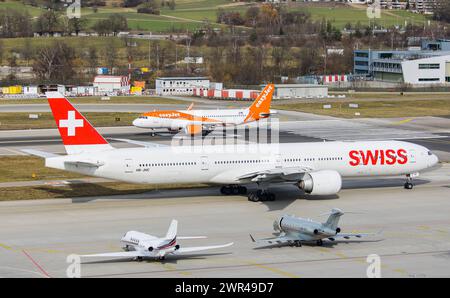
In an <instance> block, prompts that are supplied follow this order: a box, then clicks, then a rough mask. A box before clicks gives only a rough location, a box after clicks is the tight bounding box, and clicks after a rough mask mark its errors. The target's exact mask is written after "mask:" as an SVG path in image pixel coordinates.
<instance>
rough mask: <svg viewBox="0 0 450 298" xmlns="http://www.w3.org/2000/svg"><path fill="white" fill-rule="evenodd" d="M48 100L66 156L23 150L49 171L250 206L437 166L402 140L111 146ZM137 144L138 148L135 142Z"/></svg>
mask: <svg viewBox="0 0 450 298" xmlns="http://www.w3.org/2000/svg"><path fill="white" fill-rule="evenodd" d="M47 97H48V101H49V104H50V107H51V110H52V112H53V116H54V118H55V121H56V125H57V127H58V129H59V132H60V134H61V137H62V141H63V144H64V146H65V149H66V151H67V155H56V154H52V153H47V152H42V151H37V150H24V151H25V152H27V153H29V154H33V155H37V156H40V157H43V158H45V165H46V166H47V167H50V168H56V169H62V170H66V171H71V172H77V173H81V174H84V175H90V176H96V177H104V178H109V179H115V180H121V181H127V182H132V183H149V184H157V183H158V184H160V183H208V184H219V185H223V186H222V188H221V192H222V193H223V194H238V193H242V194H244V193H246V192H247V190H246V188H245V187H244V186H242V185H243V184H249V183H255V184H257V185H258V190H257V191H255V192H251V193H249V194H248V198H249V200H251V201H259V200H273V199H274V198H275V196H274V194H273V193H271V192H270V191H269V190H268V188H269V186H270V184H272V183H281V182H287V183H292V184H295V185H297V186H298V187H299V188H300V189H302V190H303V191H305V192H306V193H309V194H312V195H332V194H336V193H337V192H339V190H340V189H341V186H342V177H359V176H372V177H376V176H393V175H404V176H406V177H407V179H406V183H405V188H408V189H410V188H412V186H413V184H412V177H415V176H416V175H418V173H419V171H422V170H424V169H426V168H429V167H432V166H434V165H435V164H436V163H437V162H438V158H437V157H436V155H434V154H433V153H432V152H430V151H429V150H428V149H427V148H425V147H423V146H420V145H416V144H412V143H409V142H401V141H358V142H316V143H287V144H234V145H209V146H161V145H158V146H154V144H152V143H150V142H148V143H147V142H146V143H144V142H139V143H140V144H141V145H144V146H145V147H139V148H120V149H119V148H114V147H112V146H111V145H110V144H109V143H108V142H107V141H106V140H105V139H104V138H103V137H102V136H101V135H100V134H99V133H98V132H97V131H96V130H95V128H94V127H93V126H92V125H91V124H90V123H89V122H88V121H87V120H86V118H85V117H84V116H83V115H81V114H80V113H79V112H78V111H77V110H76V109H75V108H74V107H73V106H72V104H71V103H70V102H69V101H68V100H67V99H66V98H64V97H63V96H62V95H61V94H59V93H57V92H50V93H47ZM129 141H130V143H133V142H134V143H136V142H135V141H132V140H129Z"/></svg>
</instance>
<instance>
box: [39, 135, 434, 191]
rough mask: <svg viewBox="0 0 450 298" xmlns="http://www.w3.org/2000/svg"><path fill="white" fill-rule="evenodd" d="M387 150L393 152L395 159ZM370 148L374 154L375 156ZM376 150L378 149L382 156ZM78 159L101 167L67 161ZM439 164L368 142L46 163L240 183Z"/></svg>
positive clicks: (156, 152) (152, 177) (122, 153)
mask: <svg viewBox="0 0 450 298" xmlns="http://www.w3.org/2000/svg"><path fill="white" fill-rule="evenodd" d="M376 150H377V151H376ZM387 150H391V153H390V154H389V155H390V156H389V157H386V154H385V152H386V151H387ZM399 150H404V152H406V153H404V154H402V156H398V158H397V157H396V158H393V156H392V151H394V152H395V155H397V152H399ZM368 151H370V152H372V153H371V154H369V155H371V158H369V159H368V157H367V155H368V154H367V152H368ZM373 152H378V153H376V156H375V157H376V158H375V157H374V153H373ZM361 155H362V156H361ZM405 155H406V158H405ZM395 159H397V161H395V162H394V163H392V161H393V160H395ZM77 160H83V161H90V162H93V163H97V164H101V166H99V167H85V166H76V165H73V164H68V163H65V161H77ZM400 162H401V163H400ZM437 162H438V159H437V157H436V156H435V155H434V154H432V153H431V152H429V150H428V149H427V148H425V147H423V146H420V145H416V144H412V143H408V142H401V141H365V142H317V143H286V144H264V145H258V144H250V145H226V146H222V145H216V146H179V147H161V148H124V149H113V150H108V151H102V152H98V153H89V154H79V155H66V156H61V157H52V158H47V159H46V166H48V167H53V168H58V169H63V170H67V171H73V172H78V173H82V174H86V175H91V176H97V177H104V178H110V179H115V180H121V181H127V182H133V183H149V184H159V183H216V184H239V183H248V182H251V181H245V180H242V179H238V177H240V176H242V175H245V174H247V173H251V172H255V171H263V170H270V169H277V168H294V167H302V168H307V169H309V170H308V171H310V172H312V171H319V170H334V171H336V172H338V173H339V174H340V175H341V176H342V177H358V176H391V175H405V174H411V173H416V172H419V171H421V170H423V169H426V168H428V167H431V166H434V165H435V164H436V163H437Z"/></svg>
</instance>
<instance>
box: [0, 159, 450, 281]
mask: <svg viewBox="0 0 450 298" xmlns="http://www.w3.org/2000/svg"><path fill="white" fill-rule="evenodd" d="M449 170H450V165H448V164H447V165H443V166H442V167H440V168H438V169H435V170H433V171H430V172H427V173H424V174H422V175H421V176H420V178H418V179H417V180H416V186H415V188H414V189H413V190H405V189H403V188H402V183H403V180H402V179H399V178H381V179H352V180H345V184H344V189H343V190H342V191H341V192H340V193H339V195H338V196H335V197H311V196H307V195H305V194H303V193H301V192H300V191H299V190H298V189H296V188H295V187H293V186H289V185H278V186H275V187H273V189H272V190H273V191H274V192H275V193H276V194H277V197H278V200H277V201H275V202H265V203H263V202H261V203H251V202H248V201H247V199H246V198H245V197H242V196H229V197H224V196H221V195H219V191H218V189H217V188H206V189H178V190H167V191H153V192H149V193H146V194H140V195H129V196H108V197H91V198H76V199H58V200H40V201H23V202H20V201H16V202H0V217H1V218H2V225H0V277H65V276H66V270H67V268H68V265H69V264H68V263H67V262H66V258H67V256H68V255H70V254H91V253H101V252H117V251H121V249H120V243H119V239H120V237H121V236H122V235H123V234H124V233H125V232H126V231H128V230H138V231H142V232H146V233H149V234H153V235H156V236H162V235H164V234H165V233H166V231H167V228H168V225H169V223H170V220H171V219H173V218H176V219H178V220H179V233H178V234H179V235H180V236H183V235H185V236H194V235H206V236H208V239H200V240H184V241H183V240H180V241H179V244H180V245H181V246H186V247H187V246H192V245H195V246H198V245H213V244H223V243H228V242H231V241H232V242H234V245H233V246H231V247H228V248H223V249H219V250H216V251H209V252H206V253H198V254H194V253H193V254H190V255H187V256H185V257H181V256H168V257H167V258H166V260H165V261H164V262H159V261H154V260H145V261H144V262H134V261H132V260H129V259H102V258H101V259H84V260H83V259H82V262H83V263H82V265H81V275H82V276H83V277H300V278H302V277H365V276H366V271H367V268H368V265H369V264H368V263H367V257H368V255H371V254H377V255H378V256H380V258H381V276H382V277H450V270H448V269H449V268H450V217H449V216H448V215H449V214H450V200H448V198H449V197H450V187H449V184H450V176H449ZM334 207H337V208H341V209H342V210H343V211H344V212H345V211H348V212H349V214H345V215H344V216H343V217H342V219H341V221H340V223H339V226H340V227H341V229H342V231H343V232H370V233H372V232H373V233H377V232H380V231H381V233H380V234H376V235H374V236H371V237H367V238H362V239H358V240H345V241H336V242H330V241H326V242H325V243H324V246H323V247H317V246H315V245H313V244H311V245H304V246H303V247H301V248H298V247H278V246H275V247H264V248H256V246H255V244H254V243H253V242H251V241H250V238H249V234H250V233H251V234H252V235H253V237H255V238H263V237H270V236H271V233H272V222H273V221H274V220H275V219H276V218H277V217H278V216H281V215H283V214H286V213H287V214H294V215H297V216H302V217H308V218H313V219H316V220H319V221H325V220H326V216H325V217H323V216H322V217H321V216H319V215H320V214H321V213H324V212H328V211H329V210H330V209H331V208H334Z"/></svg>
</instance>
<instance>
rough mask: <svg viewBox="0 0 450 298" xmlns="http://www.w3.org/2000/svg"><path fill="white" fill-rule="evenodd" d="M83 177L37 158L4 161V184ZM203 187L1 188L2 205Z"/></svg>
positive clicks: (0, 174)
mask: <svg viewBox="0 0 450 298" xmlns="http://www.w3.org/2000/svg"><path fill="white" fill-rule="evenodd" d="M83 177H85V176H82V175H80V174H76V173H70V172H67V171H61V170H56V169H51V168H46V167H45V166H44V160H43V159H42V158H37V157H33V156H6V157H0V182H17V181H32V180H68V179H78V178H83ZM198 187H205V185H202V184H192V185H182V184H158V185H146V184H130V183H122V182H103V183H96V184H92V183H75V184H69V185H58V186H52V185H39V186H23V187H0V201H9V200H35V199H52V198H73V197H83V196H101V195H120V194H133V193H143V192H148V191H152V190H156V189H171V188H198Z"/></svg>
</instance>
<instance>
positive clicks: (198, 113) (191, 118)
mask: <svg viewBox="0 0 450 298" xmlns="http://www.w3.org/2000/svg"><path fill="white" fill-rule="evenodd" d="M274 89H275V86H274V85H273V84H268V85H267V86H266V87H265V88H264V90H263V91H262V92H261V93H260V94H259V95H258V97H257V98H256V99H255V101H254V102H253V103H252V105H251V106H250V107H248V108H245V109H228V110H224V109H217V110H194V109H193V108H192V107H193V106H192V104H191V106H190V107H189V108H188V109H187V110H180V111H177V110H165V111H154V112H147V113H144V114H142V115H141V116H139V117H138V118H137V119H135V120H134V121H133V125H134V126H136V127H140V128H146V129H151V130H155V129H168V130H169V131H171V132H179V131H183V132H184V133H185V134H187V135H200V134H202V135H207V134H209V133H210V132H211V131H213V130H214V128H215V127H217V126H236V125H240V124H246V123H250V122H253V121H258V120H260V119H265V118H268V117H269V116H270V115H271V114H273V113H275V112H273V111H272V112H271V111H270V103H271V101H272V96H273V92H274Z"/></svg>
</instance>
